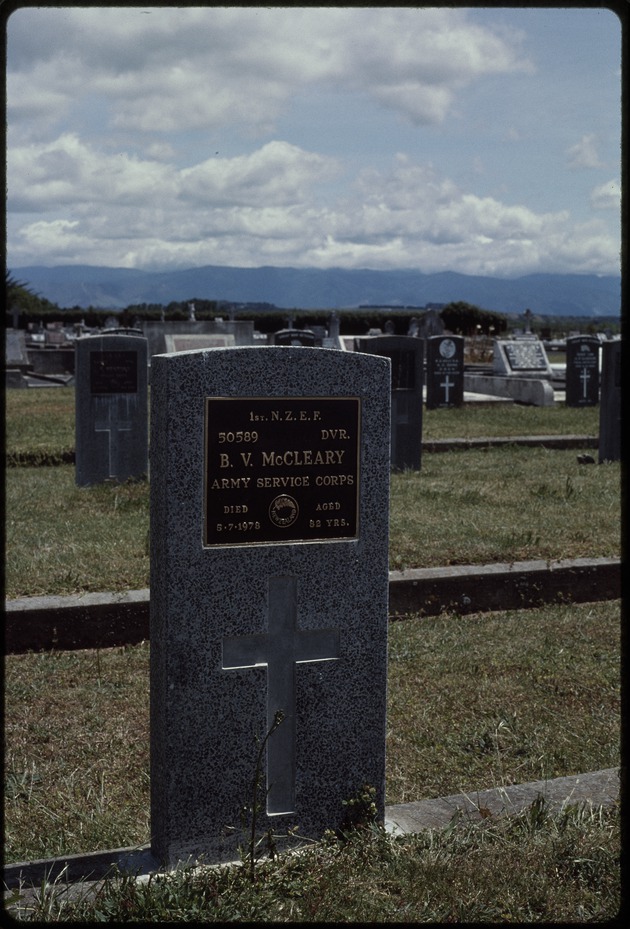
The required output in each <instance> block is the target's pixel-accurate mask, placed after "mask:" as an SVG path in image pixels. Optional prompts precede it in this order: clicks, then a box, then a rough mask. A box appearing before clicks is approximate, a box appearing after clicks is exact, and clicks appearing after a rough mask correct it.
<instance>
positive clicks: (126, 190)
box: [11, 134, 618, 274]
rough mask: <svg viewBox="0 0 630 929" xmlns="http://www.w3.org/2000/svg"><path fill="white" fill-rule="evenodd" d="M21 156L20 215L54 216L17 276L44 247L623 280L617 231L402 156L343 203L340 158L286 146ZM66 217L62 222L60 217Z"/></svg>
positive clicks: (191, 260) (21, 249) (192, 260)
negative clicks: (205, 153) (197, 153)
mask: <svg viewBox="0 0 630 929" xmlns="http://www.w3.org/2000/svg"><path fill="white" fill-rule="evenodd" d="M12 157H13V159H14V160H15V164H14V165H13V171H17V172H19V173H20V177H21V182H20V184H19V185H18V186H19V187H20V189H21V190H22V194H21V197H19V198H18V199H17V204H16V206H17V207H19V209H20V210H21V211H22V212H23V213H28V211H31V212H38V213H40V214H42V215H44V216H45V217H46V218H45V219H41V218H40V219H38V220H37V221H35V222H29V221H27V220H26V221H23V222H22V223H18V224H17V226H16V228H15V232H14V235H13V240H14V242H15V245H14V247H13V250H12V258H11V261H12V265H13V266H17V267H19V266H20V264H28V263H30V257H29V256H30V255H31V254H32V252H33V251H38V252H39V253H41V254H45V255H46V262H47V263H53V264H54V263H56V262H59V263H61V262H66V261H74V262H86V263H96V264H112V265H123V266H128V267H134V266H139V267H155V266H158V265H165V266H169V267H178V266H179V267H181V266H194V265H198V264H228V265H238V266H258V265H261V264H277V265H280V266H301V267H308V266H314V267H330V266H345V267H373V268H405V267H420V268H422V269H423V270H425V271H429V270H447V269H449V268H453V267H456V268H457V269H458V270H460V271H462V272H464V273H470V274H510V273H525V272H526V271H528V270H543V269H545V268H548V269H553V267H554V262H558V261H561V262H562V264H563V266H565V267H567V266H568V267H571V268H575V270H580V271H585V270H601V268H602V267H605V268H606V269H607V270H608V271H609V272H610V273H614V270H615V265H616V262H618V247H617V246H616V243H615V242H614V241H613V240H612V239H611V238H610V237H608V236H607V235H606V233H605V230H604V229H603V227H601V226H598V225H594V226H588V227H586V226H585V227H582V228H580V227H579V226H576V224H574V223H572V222H571V219H570V216H569V214H568V213H567V212H566V211H557V212H549V213H536V212H535V211H533V210H531V209H529V208H528V207H526V206H524V205H518V204H506V203H503V202H501V201H500V200H497V199H496V198H493V197H481V196H478V195H476V194H474V193H472V192H469V191H466V190H462V189H460V188H459V187H458V186H457V185H456V184H455V183H454V182H453V181H452V180H451V179H449V178H448V177H446V176H444V175H442V174H441V173H440V172H439V171H437V170H436V169H435V168H434V167H433V166H431V165H430V164H422V163H418V162H416V161H414V160H412V159H411V158H410V157H409V156H406V155H402V154H401V155H398V156H397V157H396V158H395V159H394V162H393V164H392V166H391V168H390V169H389V170H387V171H378V170H376V169H369V170H364V171H362V172H361V173H360V174H359V175H358V177H357V178H356V182H355V185H354V189H353V190H351V191H350V192H349V193H347V195H346V196H344V197H342V198H340V199H337V200H332V201H331V202H324V201H323V200H322V199H321V197H319V196H318V191H319V185H320V184H321V183H323V182H325V181H326V180H327V179H328V178H329V177H330V175H331V174H332V173H334V171H335V170H336V169H337V164H336V162H335V161H334V160H333V159H329V158H325V157H323V156H321V155H318V154H316V153H312V152H306V151H303V150H302V149H299V148H298V147H297V146H293V145H289V144H288V143H286V142H281V141H276V142H272V143H269V144H267V145H264V146H262V147H261V148H259V149H258V150H256V151H254V152H253V153H251V154H250V155H248V156H236V157H234V158H231V159H229V158H212V159H207V160H206V161H204V162H201V163H200V164H198V165H195V166H193V167H191V168H186V169H181V170H177V169H175V168H174V167H173V166H171V165H163V164H161V163H159V162H157V161H149V160H144V161H143V160H140V159H138V158H130V157H128V156H127V155H125V154H123V155H117V154H104V153H102V152H98V151H95V150H94V149H92V148H91V147H89V146H87V145H85V144H83V143H81V142H80V141H79V140H78V139H77V138H76V136H74V135H72V134H70V135H64V136H61V137H60V138H59V139H57V140H56V142H54V143H51V144H49V145H40V146H35V145H31V146H28V147H25V148H23V149H16V150H15V151H14V152H13V153H12ZM27 180H28V182H27ZM55 211H56V212H57V213H59V211H61V213H62V215H61V216H56V217H54V218H49V217H51V216H53V215H54V212H55ZM15 222H16V221H15V219H14V224H15ZM21 256H24V260H21Z"/></svg>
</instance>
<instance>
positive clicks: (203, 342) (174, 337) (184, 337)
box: [164, 332, 235, 352]
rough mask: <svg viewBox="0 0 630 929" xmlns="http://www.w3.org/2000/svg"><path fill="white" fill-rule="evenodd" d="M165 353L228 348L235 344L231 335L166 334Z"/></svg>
mask: <svg viewBox="0 0 630 929" xmlns="http://www.w3.org/2000/svg"><path fill="white" fill-rule="evenodd" d="M164 341H165V343H166V351H167V352H189V351H192V350H194V349H196V348H228V347H229V346H230V345H234V344H235V338H234V336H233V335H232V334H229V333H226V334H216V335H213V334H211V333H198V332H190V333H186V332H172V333H171V332H167V333H165V335H164Z"/></svg>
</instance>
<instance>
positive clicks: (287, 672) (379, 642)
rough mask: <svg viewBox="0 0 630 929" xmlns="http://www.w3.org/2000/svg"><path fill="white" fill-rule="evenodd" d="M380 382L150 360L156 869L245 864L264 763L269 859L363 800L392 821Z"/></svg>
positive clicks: (275, 364)
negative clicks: (371, 795)
mask: <svg viewBox="0 0 630 929" xmlns="http://www.w3.org/2000/svg"><path fill="white" fill-rule="evenodd" d="M389 381H390V376H389V363H388V362H387V361H386V360H385V359H383V358H376V357H373V356H370V355H360V354H355V353H346V352H339V351H331V350H328V349H318V350H313V349H310V348H300V347H294V348H291V349H290V350H287V348H285V347H271V346H270V347H266V346H265V347H252V348H233V349H209V350H207V351H192V352H183V353H178V354H172V355H162V356H160V355H158V356H154V358H153V365H152V384H151V392H152V393H151V397H152V402H151V632H150V634H151V822H152V826H151V833H152V852H153V855H154V856H155V857H156V858H157V859H158V860H159V861H161V862H162V863H163V864H165V865H167V866H173V865H175V864H176V863H177V861H179V860H196V859H198V858H200V857H201V856H203V858H204V860H205V861H206V862H218V861H226V860H227V861H229V860H234V859H236V858H237V857H238V849H239V847H242V846H246V844H247V841H248V836H249V829H250V824H251V818H250V817H248V816H247V815H246V816H245V819H243V817H242V812H243V809H245V810H247V808H248V807H250V808H251V807H252V806H253V803H254V801H253V793H252V789H253V788H252V784H253V781H254V779H255V778H254V775H255V763H256V756H257V753H258V751H259V747H260V746H263V745H264V766H263V779H262V780H263V783H262V789H261V793H260V796H259V800H260V807H261V809H260V812H259V820H258V828H259V830H260V834H261V835H262V834H263V833H264V832H266V831H267V830H269V829H272V830H273V832H274V834H275V835H276V836H285V837H286V838H285V840H284V841H283V840H282V839H278V840H277V841H278V847H283V846H284V844H285V842H286V843H289V844H290V843H291V842H295V841H296V840H290V839H289V838H288V833H289V830H291V829H293V828H295V829H296V830H297V835H298V836H303V837H308V838H319V837H321V835H322V834H323V832H324V831H325V830H326V829H329V828H330V829H335V828H338V827H339V826H340V824H341V823H342V821H343V817H344V813H345V807H344V801H347V800H349V799H351V798H353V797H355V796H356V795H357V794H358V793H359V792H361V791H362V789H363V787H364V786H365V785H370V786H372V787H373V788H374V789H375V791H376V798H375V802H376V806H377V810H378V816H379V817H380V818H381V819H382V817H383V815H384V779H385V715H386V673H387V656H386V644H387V596H388V541H387V540H388V487H389ZM280 711H281V713H282V714H283V717H284V718H283V719H282V720H281V722H280V724H279V725H278V726H277V728H276V727H275V723H276V721H277V719H278V715H277V714H278V713H279V712H280ZM269 733H271V734H270V735H269ZM268 735H269V738H268V741H267V742H266V744H264V740H265V738H266V737H267V736H268Z"/></svg>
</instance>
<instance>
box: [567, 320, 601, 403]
mask: <svg viewBox="0 0 630 929" xmlns="http://www.w3.org/2000/svg"><path fill="white" fill-rule="evenodd" d="M566 346H567V361H566V382H565V383H566V397H565V403H566V405H567V406H571V407H581V406H597V404H598V402H599V349H600V342H599V339H597V338H595V337H594V336H573V337H571V338H569V339H567V342H566Z"/></svg>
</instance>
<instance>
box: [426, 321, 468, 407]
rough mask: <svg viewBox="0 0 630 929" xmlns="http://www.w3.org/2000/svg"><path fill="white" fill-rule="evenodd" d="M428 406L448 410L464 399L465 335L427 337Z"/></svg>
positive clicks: (459, 404) (460, 403) (461, 402)
mask: <svg viewBox="0 0 630 929" xmlns="http://www.w3.org/2000/svg"><path fill="white" fill-rule="evenodd" d="M426 402H427V409H428V410H436V409H448V408H449V407H455V406H462V404H463V402H464V337H463V336H461V335H437V336H431V338H429V339H427V396H426Z"/></svg>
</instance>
